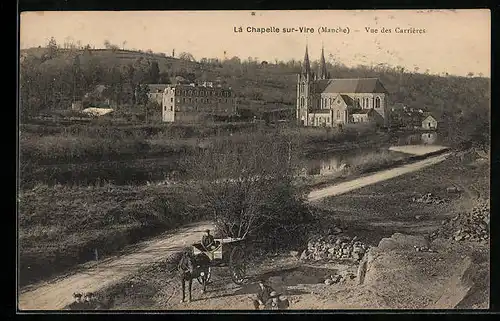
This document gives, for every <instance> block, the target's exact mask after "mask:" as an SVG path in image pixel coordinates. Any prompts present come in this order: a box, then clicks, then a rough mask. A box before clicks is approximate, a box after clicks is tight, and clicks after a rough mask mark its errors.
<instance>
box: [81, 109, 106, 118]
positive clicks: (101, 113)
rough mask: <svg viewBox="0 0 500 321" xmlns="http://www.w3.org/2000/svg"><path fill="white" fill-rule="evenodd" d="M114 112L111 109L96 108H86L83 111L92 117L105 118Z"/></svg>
mask: <svg viewBox="0 0 500 321" xmlns="http://www.w3.org/2000/svg"><path fill="white" fill-rule="evenodd" d="M111 112H113V109H111V108H96V107H90V108H85V109H84V110H82V113H84V114H87V115H90V116H96V117H97V116H104V115H107V114H109V113H111Z"/></svg>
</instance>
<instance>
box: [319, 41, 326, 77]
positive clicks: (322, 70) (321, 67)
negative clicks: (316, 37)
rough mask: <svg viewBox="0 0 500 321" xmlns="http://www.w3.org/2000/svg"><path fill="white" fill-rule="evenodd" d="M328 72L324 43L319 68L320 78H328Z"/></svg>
mask: <svg viewBox="0 0 500 321" xmlns="http://www.w3.org/2000/svg"><path fill="white" fill-rule="evenodd" d="M327 77H328V72H327V70H326V62H325V50H324V48H323V45H322V46H321V58H320V61H319V70H318V78H319V79H327Z"/></svg>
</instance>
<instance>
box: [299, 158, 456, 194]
mask: <svg viewBox="0 0 500 321" xmlns="http://www.w3.org/2000/svg"><path fill="white" fill-rule="evenodd" d="M449 155H450V153H446V154H442V155H439V156H435V157H430V158H428V159H425V160H422V161H418V162H416V163H412V164H408V165H404V166H401V167H397V168H392V169H388V170H384V171H380V172H377V173H375V174H372V175H369V176H364V177H360V178H358V179H354V180H351V181H348V182H344V183H340V184H337V185H333V186H329V187H325V188H321V189H318V190H315V191H312V192H311V193H309V195H308V200H309V201H310V202H312V201H317V200H320V199H322V198H325V197H329V196H335V195H340V194H343V193H347V192H350V191H352V190H355V189H358V188H362V187H365V186H368V185H371V184H375V183H378V182H382V181H385V180H388V179H391V178H394V177H397V176H400V175H403V174H407V173H411V172H415V171H418V170H421V169H423V168H425V167H427V166H431V165H434V164H437V163H440V162H442V161H444V160H445V159H446V158H447V157H448V156H449Z"/></svg>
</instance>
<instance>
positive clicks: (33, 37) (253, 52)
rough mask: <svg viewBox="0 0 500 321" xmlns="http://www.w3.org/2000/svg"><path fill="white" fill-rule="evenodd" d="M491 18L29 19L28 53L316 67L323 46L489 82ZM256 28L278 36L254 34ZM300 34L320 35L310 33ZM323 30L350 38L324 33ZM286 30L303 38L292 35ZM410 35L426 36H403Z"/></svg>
mask: <svg viewBox="0 0 500 321" xmlns="http://www.w3.org/2000/svg"><path fill="white" fill-rule="evenodd" d="M490 17H491V16H490V11H489V10H487V9H473V10H365V11H359V10H316V11H310V10H308V11H255V12H252V11H79V12H71V11H45V12H23V13H22V14H21V18H20V48H21V49H24V48H30V47H38V46H44V45H46V44H47V43H48V41H49V39H50V37H54V38H55V39H56V41H57V42H58V43H59V44H62V43H63V42H65V41H68V40H69V41H73V42H75V43H76V42H77V41H80V42H81V44H82V45H85V44H91V45H92V46H95V47H96V48H103V47H104V41H105V40H109V41H110V42H111V43H113V44H117V45H119V46H120V47H124V48H125V49H141V50H148V49H151V50H152V51H153V52H164V53H166V54H167V55H170V54H171V53H172V49H175V52H176V54H178V53H180V52H189V53H191V54H192V55H193V56H194V57H195V58H196V59H201V58H203V57H206V58H220V59H222V58H224V57H227V58H231V57H233V56H238V57H240V58H241V59H247V58H248V57H257V58H258V59H259V60H260V61H262V60H266V61H270V62H274V61H275V59H278V60H284V61H287V60H290V59H295V60H302V59H303V58H304V50H305V46H306V44H307V45H308V48H309V57H310V59H311V60H316V59H319V57H320V54H321V48H322V46H323V47H324V50H325V57H326V59H327V60H330V61H331V62H334V61H336V62H339V63H343V64H345V65H347V66H356V65H361V64H363V65H376V64H380V63H384V64H388V65H390V66H402V67H404V68H405V69H406V70H409V71H414V70H415V68H416V67H417V68H418V70H419V72H425V71H426V70H428V71H429V72H430V73H432V74H443V73H449V74H454V75H461V76H464V75H467V74H468V73H469V72H473V73H474V74H476V75H479V74H482V75H484V76H487V77H489V76H490V53H491V49H490V46H491V26H490V23H491V18H490ZM239 27H241V28H242V32H237V31H239ZM248 27H254V28H274V29H273V30H271V32H266V33H260V32H247V28H248ZM300 27H306V28H313V29H314V30H313V32H307V33H305V32H301V30H299V28H300ZM321 27H325V28H328V29H330V30H335V29H337V30H338V29H342V30H341V31H344V32H321V33H320V32H319V31H320V28H321ZM284 28H295V29H296V31H293V32H288V33H284V32H283V31H284V30H283V29H284ZM367 28H368V29H367ZM382 28H384V29H389V30H390V31H391V32H390V33H387V32H382V31H383V30H382ZM397 28H399V29H397ZM409 28H414V29H416V30H420V31H423V30H425V32H423V33H397V32H396V31H398V30H401V29H409ZM375 29H376V30H377V32H376V33H375V32H372V30H375ZM276 30H279V32H276ZM289 30H291V29H289ZM235 31H236V32H235ZM309 31H311V29H309Z"/></svg>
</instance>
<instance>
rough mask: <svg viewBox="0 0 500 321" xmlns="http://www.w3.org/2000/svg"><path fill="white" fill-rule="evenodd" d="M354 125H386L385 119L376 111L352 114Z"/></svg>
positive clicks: (365, 110)
mask: <svg viewBox="0 0 500 321" xmlns="http://www.w3.org/2000/svg"><path fill="white" fill-rule="evenodd" d="M351 117H352V122H353V123H355V124H356V123H372V124H377V125H383V124H384V118H383V117H382V116H381V115H380V114H379V113H377V112H376V111H375V110H374V109H361V110H357V111H354V112H353V113H352V114H351Z"/></svg>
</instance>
